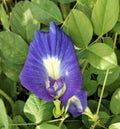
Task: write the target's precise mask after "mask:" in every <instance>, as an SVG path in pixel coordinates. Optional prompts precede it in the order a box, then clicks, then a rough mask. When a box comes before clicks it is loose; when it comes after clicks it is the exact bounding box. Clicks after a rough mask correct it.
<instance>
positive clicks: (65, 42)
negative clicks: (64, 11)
mask: <svg viewBox="0 0 120 129" xmlns="http://www.w3.org/2000/svg"><path fill="white" fill-rule="evenodd" d="M49 77H51V78H53V79H55V80H57V79H59V78H60V77H64V83H65V86H66V90H65V92H64V94H63V95H62V97H61V98H60V99H61V101H63V100H64V99H66V100H67V99H69V98H70V97H71V96H73V95H74V94H76V92H78V91H79V90H80V89H81V86H82V75H81V72H80V67H79V64H78V60H77V57H76V53H75V50H74V46H73V43H72V41H71V39H70V38H69V37H68V36H67V35H66V34H65V33H64V32H63V31H62V30H60V29H59V28H58V27H57V26H56V25H55V24H54V23H53V22H51V23H50V31H49V32H42V31H39V30H38V31H36V32H35V38H34V40H33V41H32V42H31V44H30V49H29V54H28V58H27V60H26V63H25V65H24V68H23V70H22V72H21V74H20V80H21V83H22V85H23V86H24V87H25V88H27V89H28V90H29V91H31V92H33V93H34V94H36V95H37V96H39V97H40V98H42V99H44V100H46V101H52V100H53V99H54V98H53V97H52V96H51V95H50V94H49V92H48V91H47V89H46V88H48V86H46V82H48V80H49Z"/></svg>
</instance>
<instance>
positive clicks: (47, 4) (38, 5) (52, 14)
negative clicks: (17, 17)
mask: <svg viewBox="0 0 120 129" xmlns="http://www.w3.org/2000/svg"><path fill="white" fill-rule="evenodd" d="M31 10H32V14H33V15H34V17H35V18H36V19H37V20H38V21H39V22H41V23H44V24H49V22H50V21H55V22H57V23H61V22H62V15H61V12H60V10H59V8H58V7H57V6H56V5H55V3H54V2H52V1H50V0H32V2H31ZM48 10H49V11H48ZM36 12H37V13H36Z"/></svg>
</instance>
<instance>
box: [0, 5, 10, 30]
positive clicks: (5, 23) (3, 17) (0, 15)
mask: <svg viewBox="0 0 120 129" xmlns="http://www.w3.org/2000/svg"><path fill="white" fill-rule="evenodd" d="M0 20H1V22H2V25H3V27H4V28H5V30H9V21H8V15H7V14H6V12H5V9H4V8H3V5H2V4H0Z"/></svg>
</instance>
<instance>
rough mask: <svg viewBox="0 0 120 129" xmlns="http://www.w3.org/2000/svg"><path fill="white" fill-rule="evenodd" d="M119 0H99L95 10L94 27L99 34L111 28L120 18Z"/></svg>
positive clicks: (93, 13) (93, 14) (93, 16)
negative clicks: (119, 17) (119, 16)
mask: <svg viewBox="0 0 120 129" xmlns="http://www.w3.org/2000/svg"><path fill="white" fill-rule="evenodd" d="M118 14H119V0H97V2H96V4H95V6H94V8H93V12H92V22H93V27H94V28H93V29H94V32H95V33H96V34H97V35H103V34H105V33H106V32H108V31H109V30H111V29H112V28H113V27H114V25H115V23H116V22H117V20H118Z"/></svg>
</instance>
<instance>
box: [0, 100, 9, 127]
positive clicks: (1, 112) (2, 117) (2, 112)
mask: <svg viewBox="0 0 120 129" xmlns="http://www.w3.org/2000/svg"><path fill="white" fill-rule="evenodd" d="M0 129H9V125H8V118H7V113H6V109H5V105H4V103H3V101H2V99H0Z"/></svg>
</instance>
